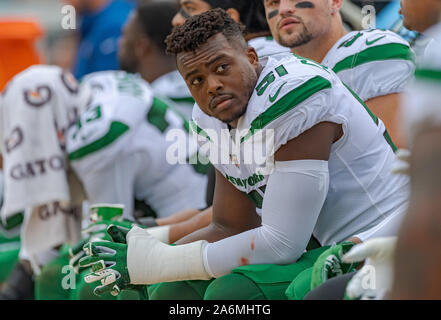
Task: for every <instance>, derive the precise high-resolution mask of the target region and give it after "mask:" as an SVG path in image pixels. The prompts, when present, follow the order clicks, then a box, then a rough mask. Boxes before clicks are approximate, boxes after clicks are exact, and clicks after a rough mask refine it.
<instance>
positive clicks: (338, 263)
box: [311, 241, 357, 289]
mask: <svg viewBox="0 0 441 320" xmlns="http://www.w3.org/2000/svg"><path fill="white" fill-rule="evenodd" d="M353 246H354V243H352V242H349V241H346V242H342V243H340V244H337V245H335V246H333V247H331V248H329V249H328V250H326V251H324V252H323V253H322V254H321V255H320V256H319V257H318V258H317V261H316V262H315V263H314V266H313V268H312V278H311V289H314V288H316V287H318V286H319V285H321V284H322V283H324V282H325V281H327V280H328V279H331V278H333V277H335V276H338V275H342V274H345V273H348V272H352V271H355V267H356V265H357V263H356V264H353V263H344V262H343V261H342V258H343V255H344V254H345V253H347V252H348V251H349V250H350V249H351V248H352V247H353Z"/></svg>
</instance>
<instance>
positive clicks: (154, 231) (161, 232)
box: [146, 226, 170, 244]
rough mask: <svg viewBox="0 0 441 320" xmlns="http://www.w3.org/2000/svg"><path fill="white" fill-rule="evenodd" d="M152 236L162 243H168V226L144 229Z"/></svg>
mask: <svg viewBox="0 0 441 320" xmlns="http://www.w3.org/2000/svg"><path fill="white" fill-rule="evenodd" d="M146 230H147V231H148V232H149V233H150V234H151V235H152V236H154V237H155V238H156V239H158V240H159V241H161V242H162V243H165V244H169V243H170V237H169V234H170V226H159V227H153V228H147V229H146Z"/></svg>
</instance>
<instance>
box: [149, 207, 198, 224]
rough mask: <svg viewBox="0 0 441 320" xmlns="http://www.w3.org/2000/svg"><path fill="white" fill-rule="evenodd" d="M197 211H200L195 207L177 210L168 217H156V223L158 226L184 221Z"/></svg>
mask: <svg viewBox="0 0 441 320" xmlns="http://www.w3.org/2000/svg"><path fill="white" fill-rule="evenodd" d="M198 213H200V211H199V210H197V209H189V210H183V211H180V212H177V213H175V214H173V215H171V216H169V217H165V218H158V219H156V223H157V224H158V226H166V225H171V224H175V223H179V222H182V221H186V220H188V219H190V218H192V217H194V216H195V215H197V214H198Z"/></svg>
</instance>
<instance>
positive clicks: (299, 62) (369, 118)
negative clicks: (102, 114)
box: [191, 54, 409, 245]
mask: <svg viewBox="0 0 441 320" xmlns="http://www.w3.org/2000/svg"><path fill="white" fill-rule="evenodd" d="M263 62H266V65H265V68H264V69H263V71H262V73H261V75H260V77H259V80H258V82H257V86H256V88H255V90H254V92H253V94H252V96H251V98H250V100H249V103H248V107H247V110H246V113H245V114H244V115H243V116H242V117H241V118H240V119H239V122H238V126H237V130H236V132H237V133H238V134H239V136H238V137H239V138H238V139H236V143H237V144H239V142H240V144H239V146H240V148H238V149H236V150H238V151H234V149H225V148H226V145H227V144H225V143H223V144H221V143H219V141H220V140H219V139H218V137H219V136H220V135H222V133H221V130H223V134H224V133H225V131H226V130H228V126H227V124H225V123H223V122H221V121H219V120H217V119H216V118H214V117H210V116H208V115H206V114H205V113H203V112H202V110H201V109H200V108H199V107H198V106H197V105H196V106H195V107H194V111H193V122H192V123H191V128H192V129H193V131H194V132H195V133H197V136H198V140H199V143H200V146H201V150H207V147H206V145H209V146H210V147H211V148H212V149H210V151H209V153H210V154H207V156H210V155H211V157H210V159H211V160H212V161H213V162H214V163H213V164H214V166H215V167H216V169H217V170H218V171H220V172H221V173H222V174H223V175H224V176H225V177H226V179H227V180H228V181H230V182H231V183H232V184H233V185H234V186H235V187H236V188H237V189H239V190H240V191H242V192H244V193H246V194H247V195H248V196H249V197H250V198H251V199H252V200H254V202H255V204H256V208H261V207H262V203H263V202H264V201H265V197H264V193H265V186H266V183H267V181H268V177H269V175H268V174H266V173H265V171H264V170H263V169H262V166H258V165H256V164H255V163H251V164H250V163H246V162H245V161H244V159H245V152H246V150H250V149H247V148H249V144H252V143H256V142H254V141H255V139H254V137H255V136H256V135H257V133H258V132H259V131H258V130H259V129H263V130H266V129H272V130H274V131H273V132H274V151H277V150H278V149H279V148H280V147H282V146H283V145H284V144H286V143H287V142H288V141H290V140H291V139H293V138H296V137H297V136H299V135H300V134H301V133H303V132H305V131H306V130H308V129H310V128H311V127H313V126H314V125H316V124H318V123H320V122H324V121H329V122H334V123H338V124H341V125H342V128H343V132H344V134H343V136H342V137H341V138H340V139H339V140H338V141H337V142H336V143H334V144H333V146H332V149H331V154H330V158H329V162H328V165H329V174H330V186H329V191H328V195H327V198H326V201H325V203H324V205H323V208H322V210H321V213H320V216H319V218H318V220H317V223H316V226H315V229H314V233H313V234H314V236H315V237H316V238H317V239H318V240H319V241H320V243H321V244H322V245H326V244H331V243H332V242H339V241H343V240H345V239H347V238H348V237H351V236H353V235H355V234H357V233H360V232H364V231H366V230H369V229H371V228H373V227H374V226H376V225H377V224H379V223H381V222H382V221H383V220H384V219H387V218H388V217H390V216H392V215H396V214H398V213H402V212H403V211H404V207H405V206H406V203H407V197H408V182H409V181H408V177H404V176H398V175H392V174H391V166H392V164H393V161H394V158H395V156H394V151H393V149H394V148H395V147H394V146H393V144H392V142H391V141H390V138H389V136H388V135H387V133H386V130H385V127H384V124H383V123H382V122H381V120H380V119H378V118H376V117H375V115H373V114H372V113H371V112H370V111H369V110H368V109H367V107H366V106H365V105H364V104H363V102H362V101H361V100H360V99H359V98H358V97H357V96H356V95H355V94H353V93H352V92H351V91H350V90H349V89H348V88H347V87H346V86H345V85H344V84H343V83H342V82H341V81H340V79H339V78H338V77H337V76H336V74H335V73H333V72H332V71H330V69H328V68H326V67H323V66H321V65H319V64H317V63H315V62H313V61H311V60H307V59H304V58H301V57H297V56H294V55H292V54H282V55H276V56H271V57H269V58H267V59H265V60H263ZM227 132H228V131H227ZM224 136H225V134H224ZM227 136H228V137H229V135H228V134H227ZM263 137H266V136H265V134H264V135H263ZM263 140H265V139H263ZM257 143H259V141H258V142H257ZM237 144H236V145H237ZM204 146H205V147H204ZM225 150H227V152H229V153H230V154H229V155H227V156H226V157H227V158H228V157H230V159H231V161H229V162H228V163H227V164H222V162H220V161H217V162H216V159H214V158H215V157H214V155H215V153H216V152H217V154H221V155H222V154H224V153H225ZM224 157H225V155H224ZM218 160H219V159H218ZM293 210H295V208H293ZM305 214H307V213H305Z"/></svg>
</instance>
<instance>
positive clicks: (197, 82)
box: [191, 77, 202, 86]
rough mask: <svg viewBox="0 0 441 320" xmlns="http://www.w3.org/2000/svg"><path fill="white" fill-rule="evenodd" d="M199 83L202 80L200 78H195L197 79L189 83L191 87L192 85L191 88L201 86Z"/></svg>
mask: <svg viewBox="0 0 441 320" xmlns="http://www.w3.org/2000/svg"><path fill="white" fill-rule="evenodd" d="M201 82H202V78H201V77H197V78H194V79H193V80H192V81H191V85H192V86H197V85H199V84H201Z"/></svg>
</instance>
